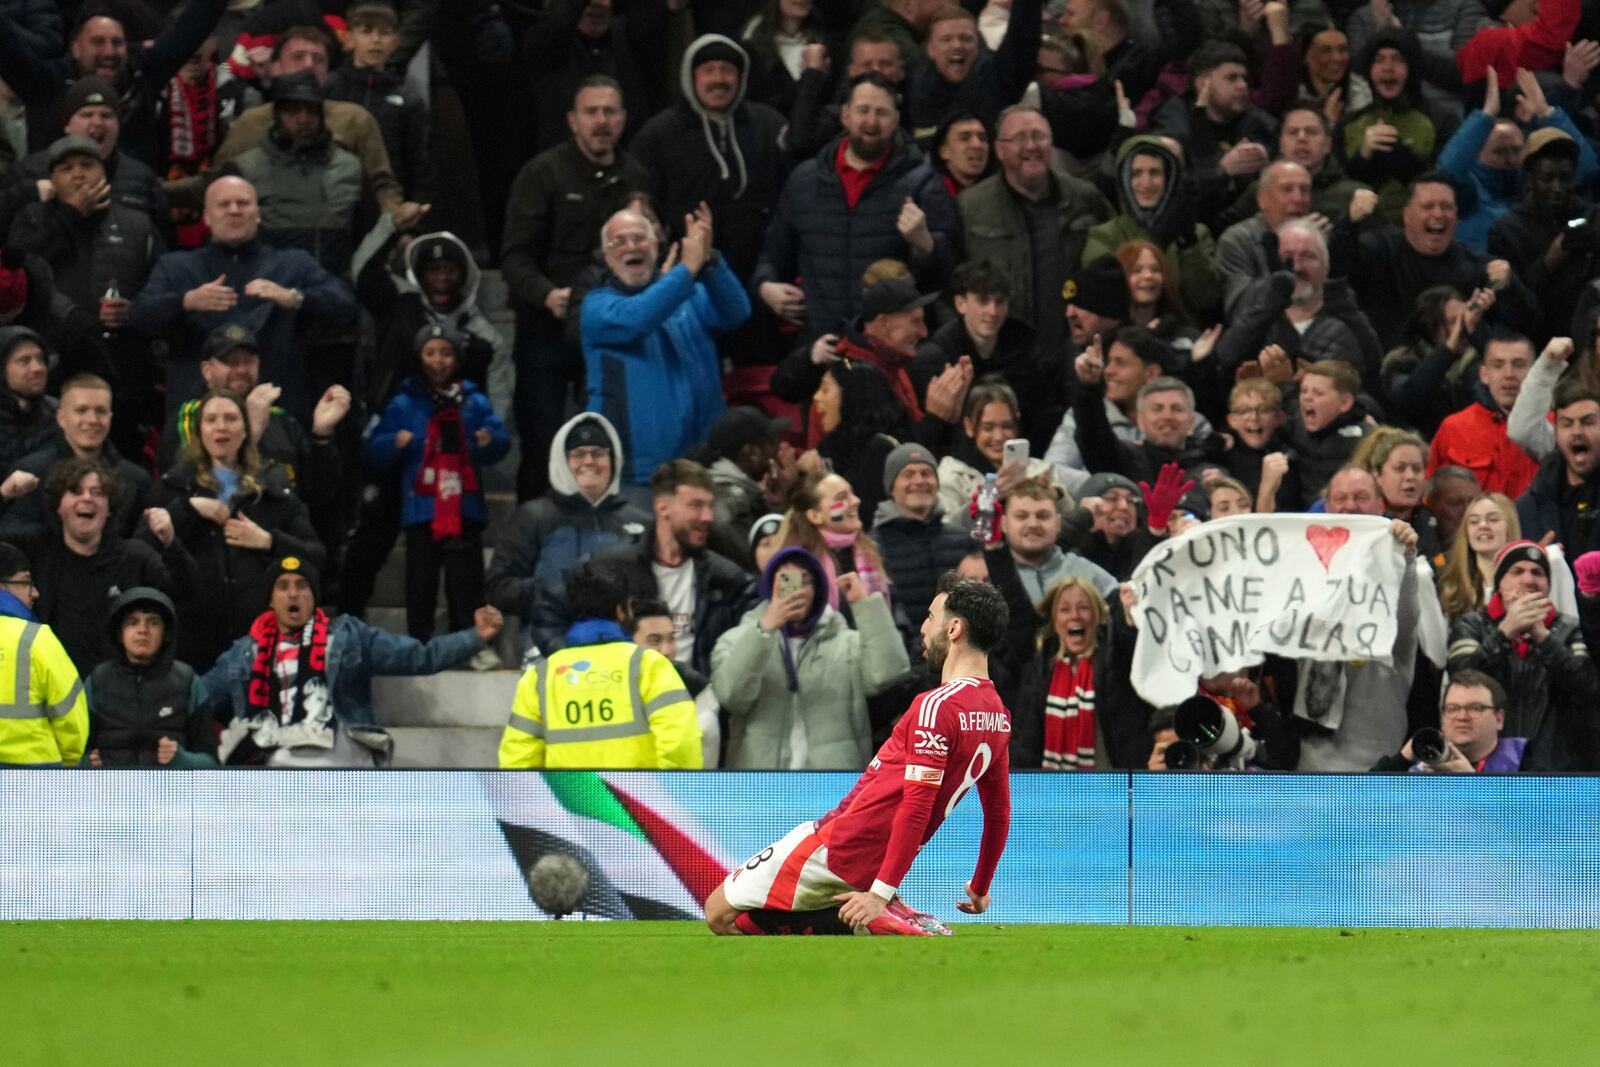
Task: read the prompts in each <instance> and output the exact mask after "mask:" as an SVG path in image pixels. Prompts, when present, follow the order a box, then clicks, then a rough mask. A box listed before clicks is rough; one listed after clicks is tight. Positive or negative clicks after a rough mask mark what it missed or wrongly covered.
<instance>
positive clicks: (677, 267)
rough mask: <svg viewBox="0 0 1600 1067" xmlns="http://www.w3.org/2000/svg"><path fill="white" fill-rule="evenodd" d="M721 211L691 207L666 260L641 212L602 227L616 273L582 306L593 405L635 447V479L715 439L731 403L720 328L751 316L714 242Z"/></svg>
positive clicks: (630, 457)
mask: <svg viewBox="0 0 1600 1067" xmlns="http://www.w3.org/2000/svg"><path fill="white" fill-rule="evenodd" d="M711 218H712V214H711V210H710V208H708V207H707V206H706V205H705V204H701V205H700V206H699V207H698V208H696V209H695V211H694V212H693V213H692V214H690V215H688V216H686V217H685V218H684V233H685V236H684V238H683V240H682V241H681V242H680V243H679V244H678V245H676V246H674V247H673V248H672V249H669V250H667V254H666V260H665V262H664V264H660V257H661V252H662V248H661V241H660V238H659V236H658V235H657V234H656V232H655V228H654V227H653V226H651V225H650V222H649V220H648V219H646V218H645V217H644V216H642V215H640V214H639V213H637V212H634V211H619V212H617V213H616V214H615V215H613V216H611V218H610V219H609V220H608V221H607V222H606V224H605V226H604V227H603V228H602V230H601V241H602V245H603V246H604V251H605V260H606V268H607V270H608V271H609V272H610V273H609V275H608V277H607V284H605V285H602V286H600V287H599V288H596V289H592V290H590V292H589V294H588V295H587V296H585V297H584V298H583V308H582V331H583V355H584V361H585V363H586V364H587V366H588V375H589V403H588V410H590V411H593V412H598V413H600V414H602V415H604V416H606V418H607V420H608V421H610V423H611V424H612V425H613V426H615V427H616V429H617V434H618V436H619V437H621V439H622V444H623V447H624V448H625V449H626V451H627V465H626V467H625V469H624V473H623V477H624V478H625V479H627V480H628V481H630V482H632V483H633V484H635V485H645V484H648V483H649V481H650V475H651V473H652V472H653V471H654V470H655V469H656V468H657V467H658V466H660V465H661V464H662V463H664V462H666V461H667V460H670V459H672V458H674V457H676V456H681V455H683V454H684V453H685V452H687V451H688V450H689V448H690V447H692V446H693V445H696V444H698V443H700V442H701V441H704V440H705V439H706V435H707V434H708V433H709V432H710V430H711V424H712V422H713V421H715V419H716V417H717V416H718V415H720V414H721V413H722V409H723V406H724V404H723V399H722V368H721V365H720V363H719V361H718V358H717V348H716V343H715V340H714V339H713V336H712V335H713V334H717V333H728V332H730V331H732V330H735V329H737V328H738V327H740V326H742V325H744V323H745V322H746V320H748V319H749V318H750V298H749V297H748V296H747V295H746V294H745V291H744V286H743V285H741V284H740V282H739V279H738V278H737V277H735V276H734V273H733V271H732V270H731V269H730V268H729V267H728V264H727V261H726V260H724V259H723V258H722V256H721V254H719V253H718V252H717V251H716V249H715V247H714V238H713V236H712V230H711ZM658 264H660V265H661V266H664V269H658Z"/></svg>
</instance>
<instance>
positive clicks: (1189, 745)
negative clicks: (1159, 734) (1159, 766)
mask: <svg viewBox="0 0 1600 1067" xmlns="http://www.w3.org/2000/svg"><path fill="white" fill-rule="evenodd" d="M1161 758H1162V759H1164V760H1165V761H1166V763H1167V770H1169V771H1201V770H1205V768H1204V767H1203V766H1202V761H1203V760H1204V759H1205V757H1204V756H1202V755H1201V754H1200V746H1198V745H1196V744H1195V743H1194V742H1193V741H1174V742H1172V744H1170V745H1168V746H1167V748H1166V751H1165V752H1163V753H1162V754H1161Z"/></svg>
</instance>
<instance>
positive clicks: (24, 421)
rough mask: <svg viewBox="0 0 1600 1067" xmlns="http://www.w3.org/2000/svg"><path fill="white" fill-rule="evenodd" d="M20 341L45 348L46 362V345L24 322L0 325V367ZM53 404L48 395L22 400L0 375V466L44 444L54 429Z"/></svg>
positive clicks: (8, 465)
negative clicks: (22, 324) (21, 324)
mask: <svg viewBox="0 0 1600 1067" xmlns="http://www.w3.org/2000/svg"><path fill="white" fill-rule="evenodd" d="M24 341H32V342H33V343H34V344H36V345H38V346H39V347H40V348H44V349H46V352H45V360H46V361H47V364H48V361H49V358H50V355H49V350H48V347H47V346H46V345H45V343H44V340H43V338H41V337H40V336H39V335H38V334H37V333H35V332H34V331H32V330H30V329H28V328H27V327H26V326H0V368H3V367H4V366H5V363H6V360H8V359H10V358H11V353H12V352H13V351H15V350H16V347H17V346H18V345H20V344H22V342H24ZM56 406H57V405H56V401H55V398H54V397H51V396H41V397H39V398H38V399H37V400H24V399H23V398H22V397H21V396H18V395H17V394H16V393H13V392H12V391H11V390H10V389H7V388H5V385H4V379H3V378H0V470H4V471H10V470H11V469H12V468H13V467H15V466H16V463H17V460H19V459H21V458H22V457H23V456H26V455H28V454H29V453H31V452H37V451H38V450H39V449H41V448H43V447H44V445H45V442H46V441H48V440H49V439H50V438H51V437H52V436H53V435H54V434H55V431H56Z"/></svg>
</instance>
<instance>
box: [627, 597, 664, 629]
mask: <svg viewBox="0 0 1600 1067" xmlns="http://www.w3.org/2000/svg"><path fill="white" fill-rule="evenodd" d="M662 616H665V617H666V618H669V619H670V618H672V609H671V608H669V607H667V602H666V601H665V600H656V599H653V598H651V597H634V598H633V599H632V600H630V601H629V602H628V622H627V627H628V636H629V637H632V636H633V635H634V634H636V633H638V632H639V623H641V622H643V621H644V620H645V619H658V618H661V617H662Z"/></svg>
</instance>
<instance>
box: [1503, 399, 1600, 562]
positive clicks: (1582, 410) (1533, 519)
mask: <svg viewBox="0 0 1600 1067" xmlns="http://www.w3.org/2000/svg"><path fill="white" fill-rule="evenodd" d="M1555 415H1556V450H1555V453H1554V454H1552V455H1551V456H1549V457H1548V458H1546V459H1545V461H1544V463H1543V464H1542V465H1541V466H1540V468H1539V473H1538V474H1537V475H1535V476H1534V479H1533V484H1532V485H1530V486H1529V487H1528V491H1527V492H1526V493H1524V494H1523V495H1522V498H1521V499H1520V500H1518V501H1517V518H1518V519H1519V520H1521V524H1522V531H1523V533H1524V534H1526V535H1527V536H1529V537H1533V538H1540V537H1543V536H1544V535H1545V534H1546V533H1553V534H1555V540H1556V541H1557V542H1559V543H1560V545H1561V547H1562V548H1563V549H1564V550H1565V551H1566V554H1567V558H1568V559H1577V558H1578V557H1579V556H1581V555H1583V554H1584V553H1585V552H1593V551H1595V550H1597V549H1600V476H1597V474H1596V471H1600V394H1596V393H1594V392H1593V391H1592V390H1591V389H1590V388H1589V387H1588V386H1586V385H1585V383H1584V381H1583V379H1582V378H1580V377H1578V376H1576V375H1575V376H1573V377H1572V378H1569V379H1567V381H1565V382H1563V383H1562V384H1561V385H1560V386H1559V387H1558V388H1557V389H1556V395H1555Z"/></svg>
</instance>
